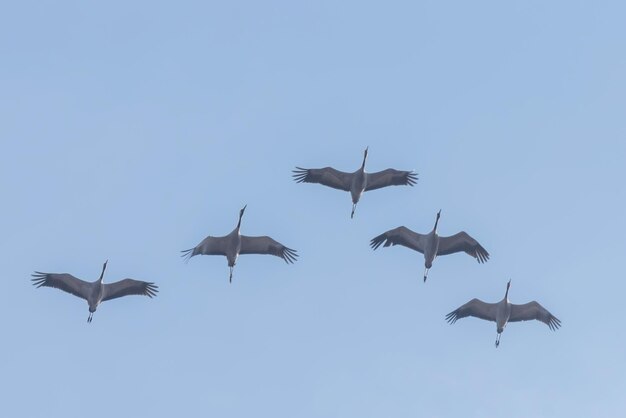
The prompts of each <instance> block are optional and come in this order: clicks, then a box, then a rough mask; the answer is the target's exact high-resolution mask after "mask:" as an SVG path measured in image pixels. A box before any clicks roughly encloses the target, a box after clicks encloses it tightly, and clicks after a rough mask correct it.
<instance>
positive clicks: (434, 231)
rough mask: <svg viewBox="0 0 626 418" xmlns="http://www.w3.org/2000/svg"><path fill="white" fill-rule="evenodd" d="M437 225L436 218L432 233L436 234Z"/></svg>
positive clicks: (437, 220)
mask: <svg viewBox="0 0 626 418" xmlns="http://www.w3.org/2000/svg"><path fill="white" fill-rule="evenodd" d="M438 223H439V217H438V216H437V219H436V220H435V226H433V233H435V234H436V233H437V224H438Z"/></svg>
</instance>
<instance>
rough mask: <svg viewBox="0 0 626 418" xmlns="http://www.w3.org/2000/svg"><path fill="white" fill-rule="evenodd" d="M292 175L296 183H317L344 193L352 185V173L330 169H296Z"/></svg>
mask: <svg viewBox="0 0 626 418" xmlns="http://www.w3.org/2000/svg"><path fill="white" fill-rule="evenodd" d="M293 173H294V174H293V177H294V180H295V181H296V182H297V183H319V184H323V185H324V186H328V187H332V188H333V189H339V190H344V191H346V192H349V191H350V186H351V185H352V173H344V172H343V171H339V170H335V169H334V168H332V167H324V168H309V169H307V168H301V167H296V169H295V170H293Z"/></svg>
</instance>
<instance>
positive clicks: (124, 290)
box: [102, 279, 159, 301]
mask: <svg viewBox="0 0 626 418" xmlns="http://www.w3.org/2000/svg"><path fill="white" fill-rule="evenodd" d="M158 289H159V286H157V285H155V284H154V283H151V282H143V281H141V280H134V279H124V280H120V281H119V282H114V283H105V284H104V295H103V297H102V301H105V300H111V299H115V298H121V297H122V296H128V295H139V296H148V297H149V298H153V297H154V296H156V294H157V292H158V291H159V290H158Z"/></svg>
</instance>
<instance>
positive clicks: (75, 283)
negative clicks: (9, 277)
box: [31, 271, 90, 300]
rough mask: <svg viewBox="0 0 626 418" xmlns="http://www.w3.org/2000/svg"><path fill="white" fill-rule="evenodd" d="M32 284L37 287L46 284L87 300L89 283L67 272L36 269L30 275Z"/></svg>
mask: <svg viewBox="0 0 626 418" xmlns="http://www.w3.org/2000/svg"><path fill="white" fill-rule="evenodd" d="M32 276H33V279H31V280H32V281H33V285H34V286H37V287H41V286H46V287H54V288H55V289H61V290H63V291H64V292H67V293H70V294H72V295H74V296H78V297H79V298H82V299H85V300H87V297H88V295H89V289H90V283H89V282H86V281H84V280H81V279H79V278H76V277H74V276H72V275H71V274H68V273H42V272H40V271H36V272H35V274H33V275H32Z"/></svg>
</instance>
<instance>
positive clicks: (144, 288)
mask: <svg viewBox="0 0 626 418" xmlns="http://www.w3.org/2000/svg"><path fill="white" fill-rule="evenodd" d="M107 263H108V260H107V261H105V263H104V265H103V266H102V273H101V274H100V278H99V279H98V280H96V281H95V282H86V281H84V280H81V279H79V278H76V277H74V276H72V275H71V274H68V273H42V272H39V271H36V272H35V274H33V275H32V276H33V279H32V281H33V285H34V286H36V287H41V286H45V287H53V288H56V289H60V290H63V291H64V292H67V293H70V294H72V295H74V296H78V297H79V298H81V299H85V300H86V301H87V304H88V305H89V317H88V318H87V322H91V320H92V318H93V313H94V312H95V311H96V309H97V308H98V305H99V304H100V303H101V302H104V301H106V300H111V299H115V298H120V297H122V296H129V295H143V296H148V297H150V298H152V297H154V296H156V294H157V292H158V286H157V285H155V284H154V283H151V282H144V281H140V280H134V279H124V280H120V281H118V282H114V283H102V279H103V277H104V271H105V270H106V267H107Z"/></svg>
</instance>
